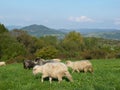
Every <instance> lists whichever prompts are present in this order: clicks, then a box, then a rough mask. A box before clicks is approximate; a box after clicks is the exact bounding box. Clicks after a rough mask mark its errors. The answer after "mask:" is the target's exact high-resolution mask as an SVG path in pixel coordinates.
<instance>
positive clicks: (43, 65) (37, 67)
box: [0, 58, 93, 83]
mask: <svg viewBox="0 0 120 90" xmlns="http://www.w3.org/2000/svg"><path fill="white" fill-rule="evenodd" d="M5 65H6V64H5V62H0V66H5ZM23 67H24V68H25V69H30V68H33V74H34V75H36V74H39V73H41V74H42V77H41V82H43V81H44V78H46V77H49V82H50V83H52V79H53V78H56V79H58V82H61V81H62V77H66V78H67V79H68V80H69V81H71V82H73V78H72V76H71V74H70V72H69V71H68V67H70V68H72V70H73V71H72V73H73V72H75V71H76V72H81V71H83V72H91V73H92V72H93V66H92V64H91V62H90V61H88V60H80V61H75V62H72V61H66V63H63V62H61V60H60V59H52V60H44V59H40V58H36V59H35V60H34V61H32V60H24V61H23Z"/></svg>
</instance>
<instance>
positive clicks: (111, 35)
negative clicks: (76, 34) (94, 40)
mask: <svg viewBox="0 0 120 90" xmlns="http://www.w3.org/2000/svg"><path fill="white" fill-rule="evenodd" d="M83 36H85V37H99V38H105V39H114V40H120V30H114V31H107V32H106V31H103V32H91V33H86V34H83Z"/></svg>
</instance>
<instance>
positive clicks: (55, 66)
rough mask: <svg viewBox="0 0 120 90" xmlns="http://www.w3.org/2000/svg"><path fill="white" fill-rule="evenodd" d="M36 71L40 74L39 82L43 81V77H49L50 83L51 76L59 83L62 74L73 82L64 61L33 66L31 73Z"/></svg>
mask: <svg viewBox="0 0 120 90" xmlns="http://www.w3.org/2000/svg"><path fill="white" fill-rule="evenodd" d="M38 73H41V74H42V78H41V82H43V81H44V78H46V77H49V82H50V83H52V78H57V79H58V82H59V83H60V82H61V81H62V77H63V76H66V77H67V78H68V79H69V81H71V82H73V79H72V76H71V75H70V73H69V71H68V68H67V66H66V65H65V64H64V63H60V62H58V63H46V64H44V65H42V66H35V67H34V68H33V74H34V75H36V74H38Z"/></svg>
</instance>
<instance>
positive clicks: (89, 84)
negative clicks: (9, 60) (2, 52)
mask: <svg viewBox="0 0 120 90" xmlns="http://www.w3.org/2000/svg"><path fill="white" fill-rule="evenodd" d="M91 62H92V64H93V67H94V73H93V74H91V73H75V72H74V73H72V74H71V75H72V76H73V79H74V82H73V83H71V82H69V81H67V80H66V79H65V78H63V81H62V82H61V83H58V82H57V80H54V81H53V82H52V84H50V83H49V81H48V80H47V79H46V80H45V81H44V82H43V83H41V81H40V75H39V76H36V77H35V76H33V74H32V69H31V70H25V69H23V66H22V64H9V65H7V66H3V67H0V90H120V60H116V59H113V60H102V59H101V60H91ZM69 71H70V73H71V69H69Z"/></svg>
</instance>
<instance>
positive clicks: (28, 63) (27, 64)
mask: <svg viewBox="0 0 120 90" xmlns="http://www.w3.org/2000/svg"><path fill="white" fill-rule="evenodd" d="M35 65H36V64H35V62H34V61H32V60H24V61H23V67H24V69H30V68H33V67H34V66H35Z"/></svg>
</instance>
